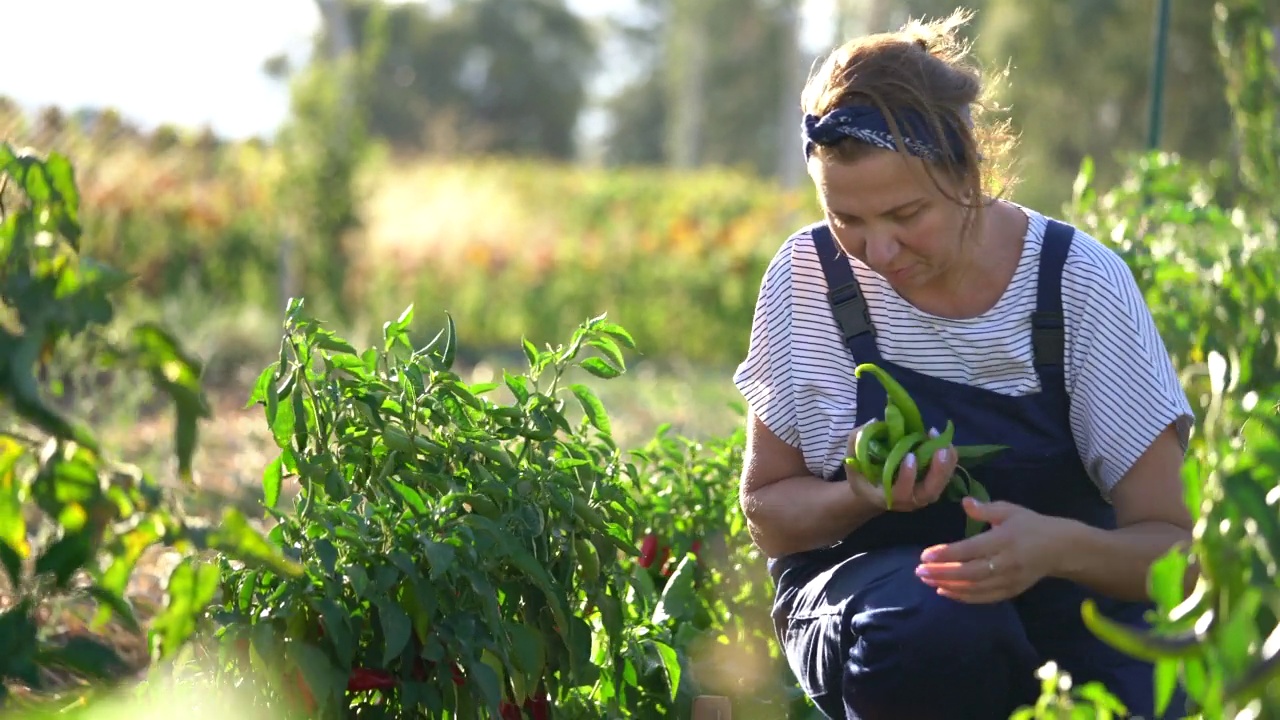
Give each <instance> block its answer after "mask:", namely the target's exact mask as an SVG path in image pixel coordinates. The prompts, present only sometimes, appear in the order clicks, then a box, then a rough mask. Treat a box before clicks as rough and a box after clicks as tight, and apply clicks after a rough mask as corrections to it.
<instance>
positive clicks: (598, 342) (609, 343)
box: [587, 336, 627, 371]
mask: <svg viewBox="0 0 1280 720" xmlns="http://www.w3.org/2000/svg"><path fill="white" fill-rule="evenodd" d="M587 344H588V345H590V346H591V347H593V348H595V349H597V350H599V351H600V352H601V353H603V354H604V356H605V357H607V358H608V359H609V360H610V361H611V362H612V364H613V365H614V366H615V367H617V368H618V369H619V370H623V371H625V370H626V369H627V363H626V361H625V360H623V359H622V350H620V349H618V344H617V343H615V342H614V341H613V340H611V339H610V338H609V337H608V336H602V337H597V338H593V339H592V340H590V341H588V342H587Z"/></svg>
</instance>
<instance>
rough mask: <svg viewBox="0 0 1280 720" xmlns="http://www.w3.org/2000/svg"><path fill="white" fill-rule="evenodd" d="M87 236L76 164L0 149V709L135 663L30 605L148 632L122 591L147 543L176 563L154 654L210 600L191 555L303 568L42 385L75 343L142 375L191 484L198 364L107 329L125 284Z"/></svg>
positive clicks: (164, 344)
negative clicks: (125, 456) (170, 414)
mask: <svg viewBox="0 0 1280 720" xmlns="http://www.w3.org/2000/svg"><path fill="white" fill-rule="evenodd" d="M80 240H81V226H80V198H79V193H78V190H77V187H76V181H75V173H74V170H73V167H72V165H71V163H70V161H69V160H68V159H67V158H66V157H64V156H62V155H60V154H57V153H52V154H49V155H48V156H47V157H44V156H41V155H38V154H36V153H35V152H30V151H19V150H17V149H15V148H13V147H11V146H10V145H8V144H0V565H2V566H3V569H4V571H5V573H6V574H7V580H8V594H9V596H10V597H11V599H12V600H13V602H12V603H10V604H9V605H8V606H7V607H6V608H5V609H4V610H3V611H0V681H3V684H0V701H2V700H4V699H5V697H6V696H7V695H8V683H17V684H21V685H25V686H27V687H29V688H31V689H33V690H37V691H39V690H42V689H45V685H46V684H47V677H48V676H47V675H46V674H45V673H42V672H41V670H42V669H55V668H56V669H60V670H70V671H72V672H73V673H76V674H78V675H81V676H83V677H87V678H89V679H92V680H99V681H105V680H111V679H115V678H118V677H121V676H122V675H123V673H124V672H126V671H130V670H133V669H134V668H129V667H127V665H126V663H125V662H124V661H123V660H122V659H121V658H120V657H119V655H118V654H117V652H116V651H115V649H114V648H113V647H112V646H111V645H110V644H109V643H106V642H101V641H99V640H97V639H96V638H95V636H93V635H92V634H78V635H76V636H67V635H65V634H62V633H54V632H51V631H50V629H49V628H46V627H44V626H43V625H42V622H41V620H40V612H39V609H40V607H41V605H42V604H44V603H46V602H47V601H49V600H51V599H53V598H56V597H59V596H63V597H81V598H84V599H91V600H92V601H94V602H96V604H97V606H98V607H99V608H100V611H99V613H98V617H97V621H98V622H102V621H105V620H108V619H110V618H111V617H112V616H114V617H115V618H116V619H117V620H118V621H119V622H121V623H122V624H123V625H124V626H125V627H127V628H130V629H132V630H134V631H135V632H141V630H140V629H139V623H138V619H137V618H136V617H135V615H134V612H133V608H132V606H131V604H130V602H129V601H128V600H127V599H126V597H125V589H126V587H127V584H128V581H129V579H130V576H131V575H132V573H133V570H134V566H135V564H136V563H137V562H138V559H139V558H140V557H141V555H142V554H143V552H144V551H146V550H147V549H148V548H150V547H152V546H154V545H156V544H161V543H162V544H166V545H169V546H170V547H172V548H173V549H175V550H177V551H178V552H179V554H180V555H181V556H182V559H181V560H180V562H179V563H178V565H177V567H176V568H175V569H174V570H173V573H172V575H171V576H170V577H169V578H168V592H167V596H166V598H165V602H164V607H163V608H161V610H160V611H159V614H158V615H157V616H156V617H154V618H152V621H151V623H150V630H149V634H150V647H151V651H152V656H153V659H168V658H172V657H174V656H175V655H176V653H177V652H178V651H179V650H180V649H182V648H183V647H184V646H185V645H186V643H187V641H188V639H189V638H190V637H191V636H192V634H193V632H194V631H195V630H196V627H197V621H198V620H199V618H200V617H201V615H202V612H203V609H204V606H205V605H206V604H207V603H208V602H209V601H210V600H211V599H212V593H213V591H214V590H215V589H216V580H217V567H216V566H215V565H209V564H206V563H205V562H204V561H203V560H201V559H200V558H199V555H197V551H198V550H201V549H216V550H220V551H223V552H224V553H225V554H226V555H227V556H228V557H233V558H236V559H237V560H239V561H241V562H245V563H247V564H250V565H252V566H254V567H270V568H272V570H273V572H276V573H279V574H281V575H286V576H287V575H289V574H291V573H294V572H297V568H296V567H295V566H294V565H293V564H292V563H289V562H287V561H285V560H284V559H283V557H282V556H281V555H279V554H278V553H272V552H271V551H270V548H268V547H267V545H266V543H265V540H264V538H263V537H262V536H261V535H259V534H258V533H257V532H256V531H254V530H253V529H252V528H251V527H250V525H249V523H248V522H247V520H246V519H245V518H244V517H243V516H242V515H240V514H239V513H238V512H236V511H235V510H234V509H229V510H227V511H226V512H225V514H224V515H223V516H222V517H221V520H220V522H219V523H218V524H217V525H216V526H214V525H211V524H209V523H207V522H203V521H201V520H200V519H198V518H188V517H186V516H184V514H183V513H182V511H181V509H180V508H179V507H178V505H177V503H176V501H175V500H174V498H173V493H171V492H168V491H166V490H165V489H163V488H162V487H161V485H160V484H159V483H157V482H156V480H155V479H154V477H153V476H152V475H151V474H149V473H148V472H145V471H144V470H143V469H141V468H138V467H135V466H131V465H127V464H124V463H120V462H118V461H116V460H114V459H113V458H112V457H111V456H110V455H109V453H108V452H107V450H106V449H104V447H103V445H102V443H101V441H100V439H99V438H98V436H97V435H96V434H95V432H94V431H93V429H92V428H90V427H89V426H88V425H87V424H86V423H84V422H82V421H81V420H79V419H77V418H75V417H74V416H72V415H71V414H69V413H68V411H66V410H64V409H61V408H59V407H58V403H56V402H55V401H54V398H53V395H56V392H53V391H55V390H56V385H57V383H50V382H46V381H45V376H52V375H54V374H55V370H56V369H57V368H58V366H59V362H58V361H59V352H60V350H61V349H62V348H64V347H66V345H67V343H69V342H71V341H77V342H80V343H81V344H82V345H83V346H84V347H87V348H89V352H88V353H87V354H86V353H81V354H79V355H77V359H78V361H79V362H80V363H84V362H85V361H86V360H87V361H88V362H89V363H90V364H89V365H87V366H86V365H83V364H82V365H79V366H78V367H76V368H75V370H76V371H77V372H81V373H83V372H88V371H90V370H109V371H111V372H113V373H120V374H137V375H141V376H144V377H149V378H150V380H151V381H152V383H153V384H154V386H155V388H156V389H157V390H158V391H159V392H162V393H164V394H166V395H168V396H169V397H170V398H171V399H172V401H173V403H174V409H175V411H176V419H177V420H176V424H175V438H174V439H175V443H174V444H175V447H176V465H177V470H178V475H179V476H180V478H181V479H182V480H184V481H186V482H187V487H188V489H191V487H190V481H191V478H192V457H193V455H194V452H195V446H196V436H197V429H198V424H199V422H200V421H201V420H202V419H204V418H206V417H207V416H208V409H207V406H206V404H205V399H204V395H203V391H202V389H201V385H200V370H201V368H200V363H199V362H198V361H197V360H196V359H194V358H192V357H190V356H189V355H188V354H187V353H186V352H185V351H184V350H183V349H182V347H181V345H180V343H179V342H178V340H177V339H176V338H175V337H173V336H172V335H171V334H169V333H168V332H167V331H166V330H165V329H164V328H162V327H160V326H158V325H155V324H150V323H144V324H140V325H136V326H133V327H125V328H123V329H120V328H118V327H117V326H116V325H113V320H114V319H115V318H114V306H113V303H112V298H113V296H114V295H115V294H116V293H117V292H118V291H119V290H121V289H123V288H124V286H125V285H126V284H127V282H128V280H129V277H128V276H127V275H126V274H124V273H122V272H120V271H118V270H115V269H113V268H111V267H108V266H105V265H103V264H101V263H98V262H95V261H94V260H93V259H92V258H90V257H88V256H86V255H83V254H82V253H81V247H80ZM64 404H65V403H64Z"/></svg>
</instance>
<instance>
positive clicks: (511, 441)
mask: <svg viewBox="0 0 1280 720" xmlns="http://www.w3.org/2000/svg"><path fill="white" fill-rule="evenodd" d="M412 317H413V314H412V310H411V309H410V311H407V312H406V313H404V314H403V315H402V316H401V317H400V319H399V320H397V321H396V322H393V323H387V324H386V325H385V327H384V330H385V332H384V336H385V343H384V344H383V345H382V346H381V347H374V348H369V349H367V350H365V351H363V352H358V351H357V350H356V349H355V348H354V347H352V346H351V345H350V344H348V343H347V342H346V341H345V340H343V339H341V338H339V337H338V336H336V335H334V334H333V333H332V332H330V331H328V330H326V329H324V328H323V327H322V326H321V325H320V324H319V323H318V322H317V321H315V320H314V319H312V318H310V317H307V316H305V315H304V314H303V312H302V306H301V303H293V304H291V306H290V309H289V315H288V319H287V332H286V337H285V341H284V343H283V344H282V347H281V354H280V359H279V361H278V362H276V363H274V364H272V365H271V366H270V367H269V368H268V369H267V370H266V371H265V372H264V373H263V374H262V376H261V378H260V380H259V382H258V384H257V387H256V389H255V391H254V394H253V397H252V402H255V403H259V404H261V405H262V406H263V408H264V410H265V414H266V419H267V422H268V423H269V425H270V426H271V428H272V431H273V433H274V435H275V438H276V441H277V443H278V444H279V446H280V448H281V453H280V455H279V458H278V459H277V460H276V461H275V462H274V463H272V464H271V465H270V466H269V467H268V468H267V470H266V474H265V476H264V495H265V498H264V499H265V501H266V506H267V508H268V511H269V512H270V514H271V515H272V516H273V517H274V518H275V519H276V520H277V521H278V523H279V524H277V525H276V527H275V529H273V530H272V532H271V535H270V537H271V540H272V542H273V543H274V544H275V545H276V546H278V547H279V548H281V550H282V551H283V552H285V553H287V554H289V555H290V556H292V557H295V558H296V559H297V561H298V562H300V563H301V564H302V565H303V566H304V567H305V568H306V574H305V576H301V577H298V578H282V577H280V576H278V575H276V574H274V573H269V572H262V571H258V570H254V569H249V568H237V567H233V566H231V565H227V566H226V567H225V568H224V571H225V574H224V578H223V583H222V587H223V590H224V595H223V597H224V601H223V603H222V605H221V606H220V608H219V612H218V613H217V614H216V615H217V618H218V620H219V621H220V622H221V623H224V624H226V626H227V628H226V630H225V632H224V633H223V634H222V638H223V643H224V647H225V648H227V649H229V650H231V651H232V652H231V654H230V655H229V657H230V658H231V660H230V662H229V664H228V665H227V666H226V671H227V672H229V673H232V674H233V675H237V676H239V675H243V676H244V677H246V679H247V680H248V681H249V682H252V683H254V684H255V686H257V687H259V688H260V689H261V691H262V692H263V693H264V694H265V695H266V698H265V699H267V701H268V702H271V700H270V698H272V697H274V698H277V699H278V700H277V701H278V702H284V701H286V700H287V699H288V693H289V692H296V691H297V690H298V683H302V684H303V686H305V688H306V692H305V694H304V697H306V698H313V700H312V699H306V700H305V702H306V703H307V704H308V705H310V706H309V707H307V708H306V710H307V711H308V712H313V713H319V714H320V715H321V716H325V717H328V716H337V715H340V714H341V712H346V709H347V708H348V707H359V708H365V712H368V711H370V710H369V708H373V707H375V706H378V707H381V708H383V710H386V711H387V712H392V714H394V709H395V708H404V709H405V710H406V711H407V710H408V709H409V708H423V709H426V710H429V711H430V712H432V713H435V714H438V713H440V712H441V710H442V709H444V708H448V709H449V710H450V711H452V712H457V713H458V714H459V715H460V716H462V717H470V716H472V715H473V714H474V713H475V712H477V711H478V710H479V709H486V710H487V711H488V712H490V713H497V712H499V707H500V705H502V704H503V703H510V704H512V705H516V706H521V705H528V704H531V703H532V704H536V703H539V702H547V701H548V700H549V701H550V702H552V703H554V704H555V705H556V706H557V707H559V708H562V709H572V708H575V707H576V708H579V710H580V713H581V714H580V715H577V716H581V717H594V716H598V715H599V713H600V712H601V711H603V710H604V709H606V708H607V709H608V711H609V712H610V713H614V714H616V713H620V712H623V708H625V707H629V706H630V702H629V697H628V693H634V692H644V691H649V692H657V693H662V692H663V690H661V689H658V690H656V691H655V690H653V689H652V685H653V683H661V684H664V685H665V683H666V682H667V675H666V674H665V673H663V672H662V668H663V667H665V666H666V665H667V664H668V658H669V657H670V653H666V652H664V651H663V647H664V646H662V644H661V643H659V642H657V641H655V640H652V639H648V638H643V637H637V636H635V635H633V634H632V628H631V626H630V625H628V624H627V623H626V620H627V615H626V611H625V609H624V608H625V607H626V606H628V605H629V599H628V598H629V596H630V592H631V590H630V587H629V586H630V581H629V579H628V577H627V574H626V572H625V568H624V565H623V559H624V558H626V557H628V556H634V555H636V554H637V552H636V550H635V548H634V544H633V542H632V537H633V534H632V531H631V530H632V528H631V526H632V522H633V517H634V513H635V511H634V505H633V502H632V500H631V498H630V497H629V495H628V493H627V492H626V489H625V485H624V482H623V480H624V478H625V476H626V474H627V473H628V472H629V466H628V465H627V464H626V463H625V462H624V459H623V457H622V455H621V453H620V451H619V450H618V448H617V447H615V445H614V443H613V442H612V439H611V438H610V435H609V420H608V416H607V414H606V413H605V411H604V409H603V406H602V405H601V404H600V402H599V401H598V399H596V396H595V394H594V393H593V392H592V391H591V389H590V388H588V387H586V386H585V385H582V384H568V385H566V384H564V383H563V382H562V380H563V377H564V373H565V371H566V370H567V369H568V368H569V367H570V366H571V365H572V366H577V367H580V368H582V369H584V370H586V371H587V372H589V373H591V374H592V375H595V376H597V377H599V378H605V379H607V378H611V377H616V376H617V375H619V374H620V373H621V372H623V371H624V369H625V365H624V362H623V355H622V348H623V347H627V346H630V345H631V344H632V341H631V338H630V335H629V334H628V333H627V332H626V331H625V330H623V329H622V328H621V327H618V326H616V325H613V324H611V323H609V322H607V321H605V320H604V319H603V318H596V319H595V320H592V321H590V322H588V323H586V324H584V325H582V326H580V327H579V329H578V330H577V331H576V332H575V333H574V335H573V338H572V339H571V341H570V343H569V345H568V346H567V347H566V346H558V347H554V348H553V347H549V346H548V347H547V348H546V349H544V350H539V349H537V348H536V347H535V346H534V345H533V344H532V343H529V342H525V343H524V346H523V347H524V351H525V354H526V358H527V361H528V370H527V372H526V373H525V374H523V375H512V374H510V373H506V374H504V378H503V380H504V383H503V385H505V388H506V390H508V391H509V392H510V393H511V394H512V397H513V398H514V402H512V403H511V404H500V403H497V402H495V401H492V400H490V399H488V398H486V395H487V394H489V393H492V392H493V391H495V390H498V389H499V387H500V385H499V384H498V383H491V384H488V385H485V386H478V385H467V384H466V383H465V382H463V381H462V380H461V378H460V377H459V376H458V375H456V374H455V373H454V372H453V371H452V367H453V362H454V359H455V357H456V353H457V350H458V342H457V336H456V334H455V330H454V325H453V323H452V321H450V322H449V324H448V326H447V327H446V328H445V329H444V330H443V331H442V332H441V333H440V334H439V335H437V337H436V339H435V340H434V341H433V342H431V343H429V344H428V345H426V346H425V347H423V348H420V349H414V347H413V346H412V344H411V343H410V341H409V339H408V338H409V336H408V333H407V330H408V328H409V326H410V323H411V321H412ZM592 350H593V351H595V354H593V355H591V356H589V357H584V353H586V352H587V351H592ZM570 406H574V407H578V408H580V410H581V418H580V419H579V421H578V422H576V423H571V422H570V420H569V419H568V415H569V414H570V413H569V409H570ZM286 476H287V477H297V478H298V479H299V482H300V484H301V488H302V489H301V492H300V493H299V495H298V498H297V500H296V503H297V505H296V511H295V512H293V513H284V512H281V511H278V510H276V509H275V508H274V506H275V505H276V504H277V501H278V498H279V495H280V488H281V483H282V478H283V477H286ZM241 643H243V644H241ZM239 648H243V650H239V651H238V649H239ZM237 651H238V654H237ZM261 658H267V659H269V662H271V663H273V664H274V663H280V665H279V666H278V667H282V668H283V670H280V671H279V672H272V673H263V672H261V667H260V664H261ZM654 663H657V664H656V665H655V664H654ZM295 669H296V671H297V672H298V673H300V677H301V678H302V679H301V680H297V681H293V682H294V685H289V684H287V683H286V684H284V685H282V682H284V681H283V680H282V679H281V678H282V677H284V678H292V677H293V676H292V675H291V674H290V673H292V672H294V671H295ZM654 670H656V671H657V674H656V675H655V674H654V672H653V671H654ZM281 673H283V675H281ZM375 688H376V689H375ZM340 709H341V712H340ZM380 712H381V710H380ZM562 712H563V710H562ZM568 716H570V717H573V716H575V715H573V714H572V713H570V714H569V715H568Z"/></svg>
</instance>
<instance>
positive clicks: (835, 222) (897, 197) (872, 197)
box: [809, 150, 965, 293]
mask: <svg viewBox="0 0 1280 720" xmlns="http://www.w3.org/2000/svg"><path fill="white" fill-rule="evenodd" d="M809 172H810V175H811V176H812V178H813V181H814V183H815V184H816V185H817V189H818V195H819V197H820V198H821V201H822V205H823V208H824V210H825V212H826V215H827V222H828V223H829V224H830V226H831V230H832V233H833V234H834V235H835V237H836V240H837V241H838V242H839V243H840V245H841V247H843V248H844V251H845V252H846V253H848V254H849V255H851V256H853V257H855V258H857V259H858V260H860V261H862V262H863V263H865V264H866V265H867V266H868V267H870V268H871V269H872V270H874V271H875V272H877V273H879V274H880V275H882V276H883V277H884V278H885V279H886V280H888V282H889V284H890V285H892V286H893V287H894V288H895V289H896V290H898V291H899V292H900V293H902V292H905V291H911V290H920V289H922V288H928V287H930V286H931V285H932V284H933V283H935V282H937V281H938V280H940V279H941V278H943V277H944V276H945V275H946V274H947V272H948V271H949V270H950V269H952V268H954V267H955V266H956V264H957V263H958V261H959V259H960V248H961V243H960V238H961V233H962V232H963V227H964V217H965V208H963V207H962V206H960V205H959V204H957V203H955V202H953V201H952V200H950V199H948V198H947V196H946V195H944V194H943V193H942V192H941V191H939V189H938V188H937V187H936V186H935V184H934V182H933V180H931V179H930V178H929V176H928V175H926V174H925V169H924V165H923V161H922V160H920V159H918V158H915V157H912V156H909V155H903V154H901V153H897V152H893V151H891V150H875V151H872V152H870V153H869V154H868V155H866V156H864V157H862V158H860V159H858V160H856V161H854V162H840V161H836V160H827V161H822V160H818V159H817V158H814V159H812V160H810V162H809ZM938 179H939V182H948V181H947V180H946V179H945V178H944V177H942V176H939V178H938ZM947 192H948V193H950V194H951V195H952V196H953V197H957V196H959V192H960V188H959V187H948V188H947Z"/></svg>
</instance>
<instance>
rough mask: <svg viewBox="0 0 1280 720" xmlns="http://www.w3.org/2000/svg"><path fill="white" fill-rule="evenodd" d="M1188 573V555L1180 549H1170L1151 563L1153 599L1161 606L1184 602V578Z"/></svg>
mask: <svg viewBox="0 0 1280 720" xmlns="http://www.w3.org/2000/svg"><path fill="white" fill-rule="evenodd" d="M1186 573H1187V556H1186V555H1185V554H1184V553H1183V552H1182V551H1181V550H1178V549H1176V548H1175V549H1173V550H1170V551H1169V552H1167V553H1165V554H1164V556H1162V557H1161V558H1160V559H1158V560H1156V561H1155V562H1154V563H1152V565H1151V570H1150V572H1149V573H1148V581H1149V583H1150V586H1151V599H1152V600H1154V601H1156V603H1157V604H1158V606H1159V607H1161V608H1164V609H1166V610H1168V609H1172V608H1174V607H1176V606H1177V605H1178V603H1180V602H1182V600H1183V597H1184V595H1185V593H1184V592H1183V591H1184V585H1183V583H1184V578H1185V577H1186Z"/></svg>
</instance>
